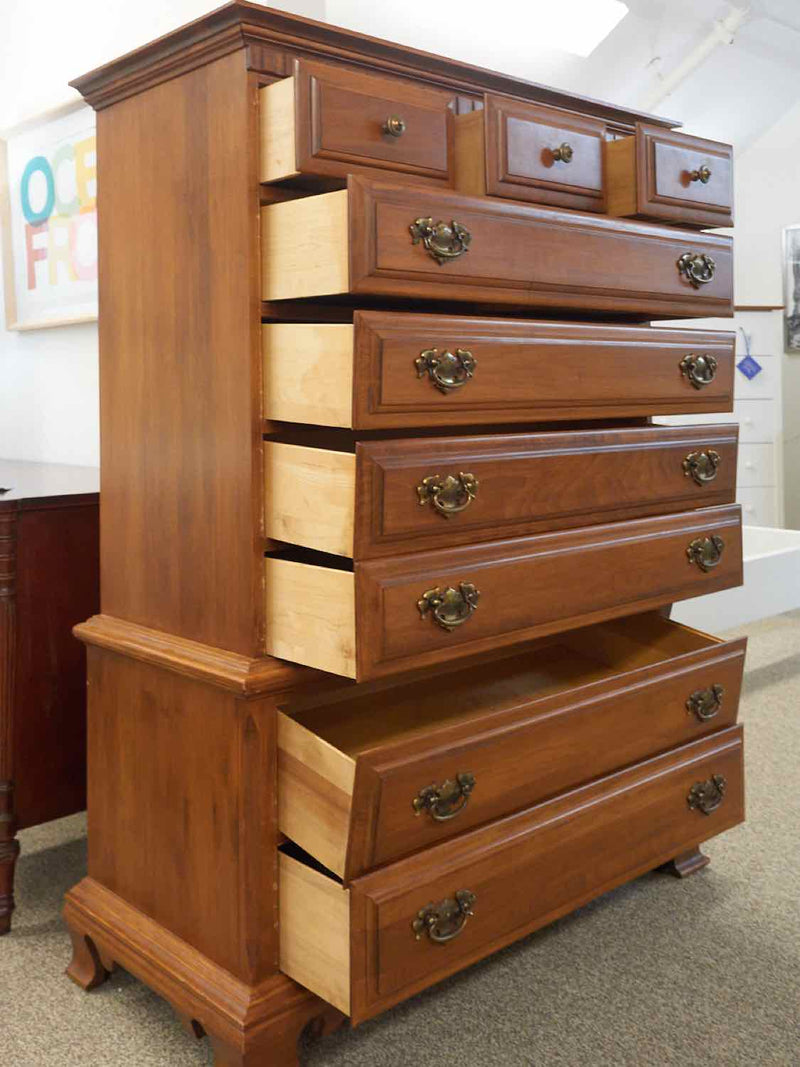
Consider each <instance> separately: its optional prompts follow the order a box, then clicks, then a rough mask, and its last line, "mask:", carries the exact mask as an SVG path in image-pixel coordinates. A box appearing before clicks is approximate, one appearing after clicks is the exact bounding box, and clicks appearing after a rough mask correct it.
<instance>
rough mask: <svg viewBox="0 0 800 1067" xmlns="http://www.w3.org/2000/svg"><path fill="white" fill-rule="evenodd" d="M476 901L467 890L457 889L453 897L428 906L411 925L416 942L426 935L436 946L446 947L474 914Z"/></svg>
mask: <svg viewBox="0 0 800 1067" xmlns="http://www.w3.org/2000/svg"><path fill="white" fill-rule="evenodd" d="M476 899H477V898H476V896H475V894H474V893H471V892H470V891H469V889H459V891H458V892H457V893H456V895H455V897H448V898H447V899H446V900H441V901H439V903H438V904H428V906H427V907H426V908H423V909H422V910H421V911H420V912H419V913H418V915H417V917H416V919H414V921H413V923H412V924H411V926H412V929H413V930H414V936H415V937H416V939H417V941H419V940H420V939H421V938H422V935H423V934H427V935H428V937H429V938H430V939H431V941H434V942H435V943H436V944H437V945H446V944H447V942H448V941H452V940H453V938H454V937H458V935H459V934H460V933H461V931H462V930H463V929H464V927H465V926H466V924H467V919H468V918H470V916H472V915H474V914H475V913H474V912H473V910H472V907H473V905H474V903H475V900H476Z"/></svg>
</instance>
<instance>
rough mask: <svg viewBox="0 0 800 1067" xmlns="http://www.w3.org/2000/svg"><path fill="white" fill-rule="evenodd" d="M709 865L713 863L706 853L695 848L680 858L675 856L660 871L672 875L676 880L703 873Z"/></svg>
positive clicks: (682, 854) (683, 853)
mask: <svg viewBox="0 0 800 1067" xmlns="http://www.w3.org/2000/svg"><path fill="white" fill-rule="evenodd" d="M709 863H711V860H710V859H709V858H708V856H706V854H705V853H704V852H701V851H700V849H699V848H693V849H690V850H689V851H688V852H682V853H681V855H680V856H675V858H674V859H671V860H670V861H669V863H665V864H664V865H663V867H661V868H660V870H662V871H664V872H665V873H666V874H672V875H674V876H675V877H676V878H688V877H689V875H691V874H697V872H698V871H702V869H703V868H704V867H707V866H708V865H709Z"/></svg>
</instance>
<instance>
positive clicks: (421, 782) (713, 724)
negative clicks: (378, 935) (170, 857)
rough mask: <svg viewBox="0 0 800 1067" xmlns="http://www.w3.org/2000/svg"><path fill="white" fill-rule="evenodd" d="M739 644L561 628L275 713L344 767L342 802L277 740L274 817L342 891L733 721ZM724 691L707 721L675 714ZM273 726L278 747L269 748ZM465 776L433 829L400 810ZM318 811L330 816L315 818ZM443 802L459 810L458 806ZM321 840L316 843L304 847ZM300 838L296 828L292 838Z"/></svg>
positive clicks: (314, 762) (637, 623)
mask: <svg viewBox="0 0 800 1067" xmlns="http://www.w3.org/2000/svg"><path fill="white" fill-rule="evenodd" d="M745 647H746V642H745V641H744V640H743V639H739V640H737V641H729V642H720V641H718V640H716V639H714V638H710V637H707V636H705V635H702V634H698V633H696V632H694V631H691V630H687V629H686V628H684V627H680V626H678V625H676V624H675V623H670V622H668V621H667V620H665V619H663V618H661V617H660V616H659V615H657V614H655V615H652V616H650V615H645V616H632V617H631V618H629V619H623V620H620V621H619V622H616V623H606V624H603V625H601V626H596V627H590V628H589V629H587V630H583V631H580V630H579V631H574V632H573V633H571V634H566V635H563V636H562V637H561V638H560V639H559V641H558V642H557V643H555V644H551V645H549V646H546V647H545V648H542V649H541V650H538V651H535V652H531V653H526V654H524V655H519V656H517V657H515V658H514V659H512V660H506V659H503V660H498V661H496V662H494V663H491V664H484V665H482V666H480V667H473V666H470V667H468V668H466V669H465V670H463V671H459V672H457V673H451V674H447V675H444V676H441V677H440V678H438V679H436V681H435V682H434V683H433V684H432V683H431V681H430V680H426V681H422V682H415V683H412V684H410V685H408V686H405V687H400V688H396V689H394V690H392V691H391V693H389V694H386V695H385V697H384V699H383V700H381V704H380V715H379V716H377V715H376V714H375V712H376V698H375V696H374V695H371V694H368V695H365V696H360V695H356V694H354V695H353V696H352V697H351V698H349V699H346V700H343V701H341V700H340V701H339V702H337V703H333V704H331V703H328V702H324V703H321V704H313V705H311V706H308V705H307V704H306V706H304V707H301V709H299V710H298V711H296V712H294V713H293V711H292V703H291V701H290V702H289V703H288V704H287V706H286V709H285V711H286V715H287V716H291V717H292V720H293V722H294V723H295V724H296V726H297V727H299V728H300V729H301V730H302V731H309V732H311V733H313V734H314V735H315V736H316V737H319V738H320V740H321V742H322V744H323V745H325V744H327V745H332V746H333V747H334V748H336V749H337V750H338V751H339V752H341V753H342V754H343V756H344V757H345V758H346V759H347V760H348V761H351V762H352V763H354V764H355V774H354V780H353V787H352V793H351V794H350V795H349V796H348V795H344V794H343V793H342V790H341V787H339V788H337V787H336V784H335V783H334V782H332V781H331V780H330V779H329V778H328V777H327V776H326V774H325V771H324V769H323V763H322V761H321V760H320V758H319V752H318V751H317V749H316V747H314V746H308V747H307V749H306V751H307V753H308V756H307V760H302V759H301V758H299V755H298V753H297V752H296V751H292V750H289V749H287V748H282V747H280V740H279V752H278V771H279V790H280V796H279V812H280V814H279V824H280V828H281V829H282V830H283V831H284V832H285V833H286V834H287V836H289V837H291V838H292V839H293V840H295V841H296V842H297V843H298V844H299V845H300V846H301V847H303V848H304V849H306V850H307V851H308V852H310V853H312V854H313V855H315V856H316V858H317V859H319V860H320V861H322V862H323V863H324V864H325V865H326V866H327V867H330V869H331V870H333V871H334V873H336V874H338V875H340V876H341V877H343V878H344V881H345V884H347V883H348V882H349V881H350V880H351V879H353V878H356V877H358V876H359V875H360V874H363V873H364V872H365V871H367V870H369V869H370V868H372V867H377V866H381V865H383V864H386V863H389V862H392V861H393V860H396V859H399V858H400V857H402V856H406V855H409V854H410V853H413V852H417V851H420V850H421V849H425V848H429V847H430V846H431V845H434V844H438V843H439V842H440V841H443V840H445V839H447V838H449V837H452V836H454V835H457V834H460V833H463V832H464V831H465V830H470V829H472V828H474V827H476V826H479V825H484V824H486V823H488V822H490V821H492V820H493V819H497V818H499V817H501V816H504V815H507V814H509V813H511V812H514V811H517V810H519V809H521V808H524V807H527V806H529V805H531V804H534V803H536V802H537V801H540V800H543V799H544V798H546V797H549V796H554V795H556V794H558V793H561V792H564V791H565V790H567V789H571V788H574V787H576V786H578V785H580V784H581V783H583V782H587V781H590V780H592V779H594V778H597V777H600V776H601V775H603V774H608V773H609V772H611V771H614V770H616V769H617V768H618V767H623V766H626V765H628V764H631V763H635V762H637V761H639V760H641V759H645V758H647V757H648V756H651V755H653V754H656V753H658V752H664V751H667V750H668V749H671V748H674V747H676V746H678V745H681V744H684V743H685V742H688V741H691V740H693V739H695V738H697V737H700V736H703V735H705V734H708V733H712V732H715V731H717V730H720V729H724V728H726V727H728V726H731V725H733V724H734V723H735V722H736V716H737V708H738V703H739V692H740V688H741V678H742V669H743V663H744V653H745ZM712 685H718V686H722V689H723V690H724V695H723V696H722V702H721V706H720V707H719V709H718V711H717V712H716V714H714V715H713V717H711V718H709V719H707V720H705V721H704V720H701V719H699V718H698V717H697V716H696V715H694V714H692V712H691V711H690V710H689V709H688V708H687V701H688V698H689V697H690V696H691V694H692V693H695V692H696V691H698V690H702V689H706V688H710V687H711V686H712ZM280 729H281V727H280V726H279V739H280ZM459 774H471V775H473V776H474V778H475V782H476V784H475V787H474V790H473V791H472V792H471V793H470V794H469V799H468V802H467V803H466V805H465V806H463V807H461V810H460V811H459V813H458V814H457V815H455V816H453V817H452V818H450V819H449V820H447V821H436V820H435V819H434V818H433V817H432V815H431V814H430V813H429V812H426V811H423V812H422V813H421V814H416V813H415V811H414V809H413V806H412V801H413V800H414V799H415V798H416V797H417V796H418V795H419V794H420V791H421V790H423V789H424V788H425V787H426V786H429V785H431V784H432V783H433V784H439V785H440V784H441V783H443V782H445V781H454V780H455V779H456V777H457V775H459ZM326 806H330V809H331V811H332V812H333V814H332V815H331V816H327V815H323V811H324V809H325V808H326ZM456 806H457V805H456ZM318 827H319V828H322V837H321V838H320V840H321V841H322V843H323V846H324V848H325V853H324V854H321V853H320V851H319V850H318V849H317V848H315V842H316V841H317V839H318V838H319V833H318ZM304 831H305V833H304Z"/></svg>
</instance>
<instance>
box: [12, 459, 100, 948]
mask: <svg viewBox="0 0 800 1067" xmlns="http://www.w3.org/2000/svg"><path fill="white" fill-rule="evenodd" d="M96 490H97V472H96V471H93V470H91V469H90V468H76V467H66V466H64V467H62V466H58V465H55V464H39V463H20V462H9V461H6V460H0V934H5V933H8V931H9V929H10V926H11V914H12V912H13V910H14V892H13V883H14V867H15V862H16V858H17V855H18V854H19V844H18V842H17V840H16V832H17V831H18V830H24V829H25V828H26V827H29V826H36V825H38V824H39V823H42V822H48V821H49V820H51V819H57V818H60V817H61V816H63V815H70V814H72V813H73V812H75V811H80V810H81V809H82V808H83V807H84V806H85V799H86V784H85V777H86V727H85V708H86V668H85V658H86V657H85V653H84V650H83V648H82V647H81V645H80V644H79V643H78V642H77V641H76V640H75V639H74V638H73V636H72V633H71V630H72V627H73V626H74V624H75V623H76V622H78V621H80V620H82V619H83V618H85V617H86V613H87V611H88V612H92V611H95V610H96V609H97V604H98V598H99V592H98V520H97V491H96Z"/></svg>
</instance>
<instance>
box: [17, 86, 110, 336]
mask: <svg viewBox="0 0 800 1067" xmlns="http://www.w3.org/2000/svg"><path fill="white" fill-rule="evenodd" d="M5 149H6V160H5V163H6V194H7V195H6V198H5V199H6V201H7V208H6V212H5V215H6V217H5V218H3V219H2V225H3V230H4V233H3V238H4V240H3V245H4V249H3V251H4V257H3V258H4V264H3V269H4V275H5V295H6V326H7V328H8V329H30V328H34V327H41V326H51V325H56V324H62V323H66V322H83V321H87V320H91V319H94V318H96V317H97V147H96V138H95V128H94V113H93V111H92V110H91V109H90V108H86V107H83V106H80V107H78V108H72V109H70V110H69V111H67V112H66V113H64V112H62V113H60V114H57V115H55V116H53V117H50V118H49V119H46V120H43V121H40V122H35V123H30V124H26V125H25V126H24V127H19V128H18V129H17V131H16V132H14V133H12V134H11V135H10V136H9V138H8V140H7V142H6V143H5Z"/></svg>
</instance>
